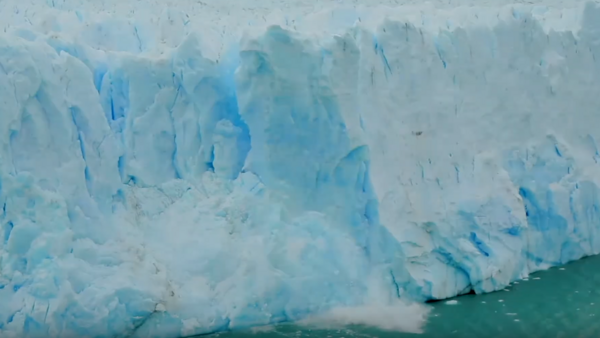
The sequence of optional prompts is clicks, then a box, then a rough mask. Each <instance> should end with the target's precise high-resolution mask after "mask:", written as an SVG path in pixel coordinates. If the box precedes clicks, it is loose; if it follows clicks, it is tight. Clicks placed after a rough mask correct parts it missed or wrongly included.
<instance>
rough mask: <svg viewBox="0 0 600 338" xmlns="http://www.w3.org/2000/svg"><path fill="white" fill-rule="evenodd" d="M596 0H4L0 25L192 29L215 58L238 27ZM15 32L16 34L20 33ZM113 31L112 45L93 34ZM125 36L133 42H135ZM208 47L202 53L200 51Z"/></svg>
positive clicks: (89, 32)
mask: <svg viewBox="0 0 600 338" xmlns="http://www.w3.org/2000/svg"><path fill="white" fill-rule="evenodd" d="M594 2H596V1H560V0H546V1H540V2H537V3H531V2H526V1H523V0H512V1H511V2H509V3H506V2H505V1H500V0H486V1H477V2H474V1H466V0H458V1H457V0H446V1H441V0H438V1H428V2H424V3H423V2H420V1H416V0H377V1H364V0H338V1H335V2H322V1H306V0H303V1H293V2H292V1H289V2H288V1H276V0H262V1H241V2H239V1H235V2H234V1H231V0H228V1H214V0H208V1H204V2H202V1H187V0H186V1H167V2H162V1H154V2H153V3H151V4H150V5H149V4H148V2H147V1H116V0H105V1H94V2H88V1H83V0H46V1H43V0H29V1H16V0H7V1H2V2H1V3H0V28H2V30H3V31H4V32H11V31H15V30H21V31H22V30H25V31H27V32H29V33H27V36H38V35H43V36H51V37H60V38H62V39H64V38H67V39H70V40H73V41H76V42H83V43H82V44H84V45H90V46H91V47H93V48H95V49H99V50H105V51H127V52H131V53H134V54H139V53H143V54H145V55H148V56H152V55H161V54H164V53H165V52H166V51H167V50H170V49H172V48H175V47H177V46H178V45H180V44H181V43H182V41H183V39H184V38H185V36H187V35H189V34H192V33H199V35H200V36H201V38H202V45H203V47H204V48H203V50H204V51H205V52H206V54H213V57H212V58H213V59H221V56H222V54H223V53H225V52H226V50H227V49H228V47H229V46H231V45H232V44H234V45H235V44H237V43H238V42H239V39H240V37H241V36H243V35H244V34H245V33H252V32H259V33H260V32H264V29H265V28H266V27H268V26H272V25H279V26H281V27H283V28H285V29H289V30H292V31H297V32H302V33H304V34H308V35H311V36H320V35H325V36H331V35H333V34H342V33H344V32H345V31H347V29H349V28H351V27H354V26H360V27H363V28H365V29H367V30H371V31H376V30H377V28H378V27H379V26H380V25H381V24H382V22H383V21H385V20H393V21H399V22H405V23H408V24H412V25H414V26H415V27H417V28H419V29H423V30H426V31H430V32H439V31H440V30H454V29H457V28H461V27H473V26H481V27H492V26H495V25H497V24H499V23H501V22H507V21H510V20H515V19H520V18H522V17H524V16H531V17H533V18H534V19H536V21H538V22H539V24H540V25H541V27H542V28H543V29H544V30H545V31H546V32H548V31H550V30H553V31H571V32H573V33H574V34H577V32H578V31H579V30H580V28H581V22H582V17H583V13H584V8H585V6H586V4H589V3H594ZM20 35H23V34H20ZM115 37H118V40H121V41H122V43H121V44H120V46H115V45H119V44H116V43H112V46H107V45H106V44H105V43H102V41H101V40H110V39H113V40H114V38H115ZM125 41H134V42H135V43H134V44H135V45H137V46H136V48H133V49H132V48H128V47H123V45H131V43H126V42H125ZM207 50H209V51H210V52H208V51H207Z"/></svg>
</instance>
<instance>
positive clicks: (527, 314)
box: [215, 256, 600, 338]
mask: <svg viewBox="0 0 600 338" xmlns="http://www.w3.org/2000/svg"><path fill="white" fill-rule="evenodd" d="M506 290H507V291H499V292H495V293H490V294H485V295H480V296H476V295H466V296H461V297H458V298H456V299H455V300H456V301H457V302H458V303H457V304H455V305H449V304H446V302H437V303H433V304H432V306H433V311H432V312H431V315H430V317H429V319H428V323H427V326H426V328H425V333H423V334H420V335H416V334H407V333H397V332H386V331H381V330H378V329H376V328H371V327H348V328H345V329H341V330H318V329H309V328H307V327H301V326H295V325H281V326H278V327H275V328H274V329H273V330H272V331H267V332H258V333H253V332H227V333H221V334H218V335H215V336H218V337H219V338H246V337H248V338H249V337H254V338H257V337H259V338H281V337H315V338H342V337H344V338H350V337H364V338H392V337H394V338H396V337H398V338H405V337H406V338H409V337H413V338H438V337H439V338H442V337H465V338H466V337H469V338H470V337H477V338H483V337H485V338H488V337H496V338H504V337H507V338H508V337H510V338H513V337H531V338H536V337H539V338H547V337H557V338H558V337H565V338H567V337H568V338H571V337H578V338H588V337H590V338H591V337H594V338H598V337H600V256H595V257H588V258H585V259H582V260H580V261H577V262H574V263H571V264H569V265H566V266H564V267H562V268H553V269H550V270H547V271H541V272H538V273H535V274H533V275H531V276H530V277H529V280H527V281H520V282H518V283H515V284H513V285H511V286H510V287H508V288H507V289H506Z"/></svg>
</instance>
